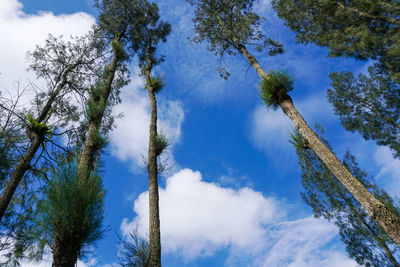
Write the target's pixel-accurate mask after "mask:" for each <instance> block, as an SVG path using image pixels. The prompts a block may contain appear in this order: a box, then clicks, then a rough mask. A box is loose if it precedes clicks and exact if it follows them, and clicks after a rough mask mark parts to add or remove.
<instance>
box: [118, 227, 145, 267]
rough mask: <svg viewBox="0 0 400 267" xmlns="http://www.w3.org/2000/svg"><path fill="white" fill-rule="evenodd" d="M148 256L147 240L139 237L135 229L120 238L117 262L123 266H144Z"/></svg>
mask: <svg viewBox="0 0 400 267" xmlns="http://www.w3.org/2000/svg"><path fill="white" fill-rule="evenodd" d="M148 258H149V240H147V239H144V238H141V237H140V236H139V235H138V233H137V231H135V232H133V233H131V234H130V235H129V238H128V239H126V240H121V249H120V251H119V254H118V260H119V264H121V266H124V267H146V266H148V263H147V262H148Z"/></svg>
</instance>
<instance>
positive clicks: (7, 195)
mask: <svg viewBox="0 0 400 267" xmlns="http://www.w3.org/2000/svg"><path fill="white" fill-rule="evenodd" d="M79 64H80V61H78V62H76V63H75V64H74V65H71V66H69V67H68V68H67V69H66V70H65V72H64V73H63V75H62V76H61V77H62V78H61V83H60V84H59V85H58V86H57V87H56V89H55V90H54V91H53V92H52V93H51V94H50V98H49V99H48V100H47V102H46V104H45V106H44V107H43V109H42V111H41V112H40V114H39V116H38V118H37V119H36V121H37V122H38V123H42V122H43V121H44V120H45V119H46V118H47V117H48V116H49V113H50V109H51V107H52V105H53V103H54V101H55V100H56V98H57V96H58V95H59V94H60V93H61V91H62V90H63V89H64V86H65V85H66V84H67V83H68V79H67V78H68V74H69V73H70V72H71V71H72V70H73V69H75V68H76V67H77V66H78V65H79ZM29 127H30V126H28V127H27V129H26V132H27V136H28V138H29V139H30V145H29V148H28V150H27V151H26V152H25V154H24V155H23V156H22V157H21V159H20V160H19V163H18V165H17V166H16V167H15V168H14V170H13V172H12V173H11V178H10V180H9V181H8V182H7V185H6V187H5V188H4V190H3V192H2V193H1V196H0V222H1V220H2V219H3V216H4V213H5V212H6V210H7V208H8V205H9V204H10V202H11V199H12V197H13V196H14V193H15V190H16V189H17V187H18V185H19V183H20V182H21V180H22V177H24V175H25V173H26V172H27V171H28V170H29V169H30V167H31V166H30V164H31V161H32V159H33V157H34V156H35V155H36V152H37V151H38V149H39V147H40V145H41V144H43V142H44V135H45V133H44V132H43V130H41V129H30V128H29Z"/></svg>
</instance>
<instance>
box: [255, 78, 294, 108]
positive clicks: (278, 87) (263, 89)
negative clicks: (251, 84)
mask: <svg viewBox="0 0 400 267" xmlns="http://www.w3.org/2000/svg"><path fill="white" fill-rule="evenodd" d="M293 82H294V80H293V79H292V78H291V77H290V75H289V74H288V73H287V72H281V71H270V72H269V73H268V77H267V78H263V79H262V80H261V82H260V90H259V92H260V96H261V99H262V101H263V102H264V103H265V104H266V105H267V107H269V108H272V109H274V110H275V109H277V108H278V107H279V104H280V103H281V101H282V100H283V98H284V97H285V96H286V95H287V93H288V92H290V91H292V90H293Z"/></svg>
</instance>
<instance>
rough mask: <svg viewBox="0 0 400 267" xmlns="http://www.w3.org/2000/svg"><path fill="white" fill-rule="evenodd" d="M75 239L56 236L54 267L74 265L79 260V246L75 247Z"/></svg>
mask: <svg viewBox="0 0 400 267" xmlns="http://www.w3.org/2000/svg"><path fill="white" fill-rule="evenodd" d="M74 241H75V240H64V238H62V237H56V238H55V243H54V245H53V248H52V251H53V264H52V267H74V266H75V264H76V262H77V261H78V252H79V248H76V247H74V243H75V242H74Z"/></svg>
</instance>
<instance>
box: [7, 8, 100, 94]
mask: <svg viewBox="0 0 400 267" xmlns="http://www.w3.org/2000/svg"><path fill="white" fill-rule="evenodd" d="M94 23H95V19H94V18H93V17H92V16H91V15H89V14H86V13H82V12H79V13H74V14H68V15H67V14H65V15H54V14H53V13H51V12H40V13H38V14H35V15H31V14H26V13H24V12H23V11H22V4H21V3H20V2H18V1H17V0H2V1H1V5H0V34H1V35H2V36H4V37H5V38H4V39H3V41H2V42H0V73H1V74H0V91H4V90H13V89H14V88H15V87H16V82H21V85H22V86H24V85H26V84H27V82H28V80H31V81H35V76H34V75H33V73H28V72H26V68H27V66H28V65H27V62H26V53H27V52H28V51H31V50H33V49H34V48H35V46H36V45H37V44H43V43H44V41H45V40H46V38H47V37H48V35H49V34H52V35H54V36H60V35H63V36H65V37H67V38H69V37H70V36H81V35H83V34H85V33H86V32H88V30H89V29H90V27H91V25H93V24H94ZM10 29H12V30H10Z"/></svg>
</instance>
